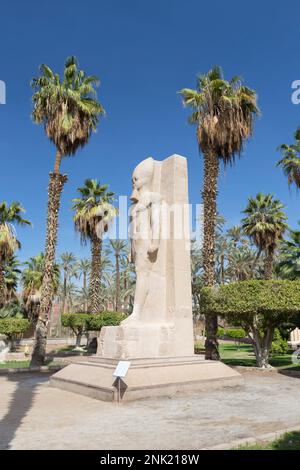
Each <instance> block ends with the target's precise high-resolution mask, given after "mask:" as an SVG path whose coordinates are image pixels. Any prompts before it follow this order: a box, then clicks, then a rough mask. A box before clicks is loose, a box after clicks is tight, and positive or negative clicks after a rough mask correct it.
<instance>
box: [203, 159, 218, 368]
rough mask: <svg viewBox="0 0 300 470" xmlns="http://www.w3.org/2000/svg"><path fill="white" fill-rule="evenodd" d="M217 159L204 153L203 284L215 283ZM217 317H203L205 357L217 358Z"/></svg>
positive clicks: (210, 315) (211, 285)
mask: <svg viewBox="0 0 300 470" xmlns="http://www.w3.org/2000/svg"><path fill="white" fill-rule="evenodd" d="M218 176H219V159H218V156H217V155H215V154H214V153H213V152H207V153H206V154H205V155H204V188H203V193H202V197H203V203H204V237H203V267H204V285H205V286H208V287H213V286H214V285H215V276H216V275H215V238H216V217H217V194H218ZM217 332H218V317H217V315H215V314H208V315H206V318H205V333H206V340H205V358H206V359H210V360H219V359H220V356H219V351H218V340H217Z"/></svg>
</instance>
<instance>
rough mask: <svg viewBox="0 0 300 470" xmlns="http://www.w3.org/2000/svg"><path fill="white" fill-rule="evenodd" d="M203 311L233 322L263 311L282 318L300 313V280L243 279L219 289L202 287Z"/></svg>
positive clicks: (267, 314)
mask: <svg viewBox="0 0 300 470" xmlns="http://www.w3.org/2000/svg"><path fill="white" fill-rule="evenodd" d="M201 310H202V313H204V314H210V313H215V314H217V315H223V316H226V318H228V319H230V320H231V321H232V323H233V324H234V323H235V319H236V320H239V319H241V318H242V317H244V318H247V317H253V316H254V315H257V314H263V315H264V316H269V317H273V318H275V317H281V318H282V319H284V318H288V319H290V318H291V317H293V316H295V320H296V317H297V315H299V312H300V282H296V281H261V280H251V281H242V282H237V283H234V284H228V285H222V286H220V287H219V288H209V287H204V288H203V289H202V290H201Z"/></svg>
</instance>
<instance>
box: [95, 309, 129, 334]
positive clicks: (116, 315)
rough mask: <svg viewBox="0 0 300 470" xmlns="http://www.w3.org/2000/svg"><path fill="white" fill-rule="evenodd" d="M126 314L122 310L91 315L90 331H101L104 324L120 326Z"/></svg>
mask: <svg viewBox="0 0 300 470" xmlns="http://www.w3.org/2000/svg"><path fill="white" fill-rule="evenodd" d="M125 318H126V315H124V313H120V312H101V313H96V314H94V315H89V319H88V322H87V329H88V330H89V331H100V330H101V328H102V327H103V326H118V325H120V323H121V321H122V320H125Z"/></svg>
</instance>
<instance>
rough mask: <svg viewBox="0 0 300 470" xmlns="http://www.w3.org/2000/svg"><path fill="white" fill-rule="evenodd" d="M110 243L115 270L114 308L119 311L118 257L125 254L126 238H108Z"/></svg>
mask: <svg viewBox="0 0 300 470" xmlns="http://www.w3.org/2000/svg"><path fill="white" fill-rule="evenodd" d="M109 241H110V245H111V247H112V249H113V253H114V256H115V261H116V264H115V271H116V299H115V310H116V311H117V312H120V311H121V298H120V293H121V285H120V259H121V258H122V257H123V256H124V255H125V249H126V247H127V242H126V240H109Z"/></svg>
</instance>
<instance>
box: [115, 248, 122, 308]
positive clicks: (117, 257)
mask: <svg viewBox="0 0 300 470" xmlns="http://www.w3.org/2000/svg"><path fill="white" fill-rule="evenodd" d="M120 311H121V301H120V264H119V255H116V312H120Z"/></svg>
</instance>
